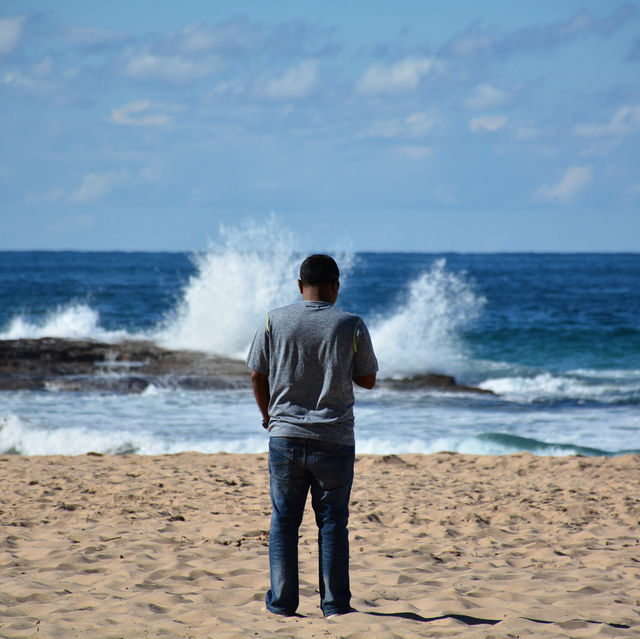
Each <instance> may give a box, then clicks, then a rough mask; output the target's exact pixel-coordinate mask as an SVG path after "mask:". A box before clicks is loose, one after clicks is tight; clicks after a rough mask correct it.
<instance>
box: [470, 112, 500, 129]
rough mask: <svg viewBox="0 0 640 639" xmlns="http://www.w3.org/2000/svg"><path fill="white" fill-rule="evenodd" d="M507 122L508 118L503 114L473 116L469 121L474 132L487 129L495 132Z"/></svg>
mask: <svg viewBox="0 0 640 639" xmlns="http://www.w3.org/2000/svg"><path fill="white" fill-rule="evenodd" d="M506 123H507V118H506V117H505V116H503V115H485V116H481V117H479V118H473V119H472V120H471V121H470V122H469V130H470V131H471V132H472V133H478V132H482V131H486V132H489V133H493V132H494V131H499V130H500V129H501V128H502V127H504V125H505V124H506Z"/></svg>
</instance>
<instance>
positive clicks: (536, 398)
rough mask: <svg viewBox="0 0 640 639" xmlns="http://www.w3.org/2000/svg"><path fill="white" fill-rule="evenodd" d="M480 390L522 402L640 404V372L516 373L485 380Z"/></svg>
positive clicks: (508, 399)
mask: <svg viewBox="0 0 640 639" xmlns="http://www.w3.org/2000/svg"><path fill="white" fill-rule="evenodd" d="M479 387H480V388H483V389H485V390H490V391H492V392H494V393H495V394H496V395H499V396H500V397H501V398H503V399H505V400H507V401H512V402H518V403H540V402H558V401H561V402H562V401H573V402H576V403H585V402H596V403H606V404H621V403H631V404H633V403H640V371H632V370H629V371H616V370H606V371H591V370H590V371H587V370H580V371H568V372H566V373H550V372H547V371H545V372H537V373H531V374H529V375H518V374H516V375H512V376H504V377H496V378H494V379H488V380H485V381H483V382H482V383H480V384H479Z"/></svg>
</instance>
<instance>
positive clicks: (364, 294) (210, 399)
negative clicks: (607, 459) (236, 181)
mask: <svg viewBox="0 0 640 639" xmlns="http://www.w3.org/2000/svg"><path fill="white" fill-rule="evenodd" d="M334 254H336V253H335V252H334ZM301 257H304V256H301V255H300V253H299V252H298V251H296V249H295V242H293V241H289V242H286V241H282V242H281V243H280V244H279V245H275V246H274V245H273V244H272V243H271V240H270V239H267V238H265V237H260V233H259V232H257V231H253V232H248V231H246V230H245V231H236V232H232V233H228V235H227V236H226V237H223V239H222V241H221V242H220V243H219V244H217V245H212V246H211V248H210V250H209V251H207V252H203V253H199V254H185V253H93V252H86V253H85V252H4V253H0V300H1V302H2V303H1V304H0V339H20V338H30V337H45V336H46V337H65V338H69V339H85V338H91V339H95V340H101V341H110V342H117V341H119V340H124V339H130V338H136V339H138V338H144V339H150V340H153V341H155V342H157V343H158V344H159V345H161V346H164V347H168V348H181V349H184V348H187V349H195V350H201V351H207V352H212V353H216V354H220V355H225V356H230V357H234V358H238V359H242V358H243V357H244V355H245V353H246V350H247V347H248V345H249V343H250V340H251V338H252V336H253V332H254V331H255V329H256V328H257V327H258V326H259V325H260V324H261V322H262V318H263V317H264V313H265V311H266V310H268V309H269V308H272V307H274V306H278V305H282V304H286V303H289V302H291V301H294V300H296V299H297V298H298V292H297V287H296V275H297V268H298V264H299V262H300V259H301ZM336 257H337V259H338V260H339V263H340V264H341V266H342V271H343V276H342V288H341V294H340V298H339V300H338V304H339V305H341V306H342V307H343V308H346V309H347V310H349V311H352V312H356V313H358V314H360V315H362V316H363V317H364V319H365V321H366V323H367V324H368V326H369V328H370V331H371V334H372V338H373V342H374V347H375V349H376V351H377V354H378V359H379V363H380V372H379V377H381V378H392V379H399V380H400V379H405V378H410V377H413V376H416V375H420V374H424V373H427V372H438V373H445V374H449V375H454V376H455V377H456V379H457V381H458V382H460V383H463V384H467V385H472V386H478V387H480V388H483V389H488V390H491V391H493V392H494V393H495V394H494V395H488V394H483V395H479V394H472V393H462V394H460V393H443V392H436V391H427V390H416V389H415V388H414V389H410V388H405V389H401V390H398V389H396V387H395V386H394V387H393V388H390V387H388V386H387V387H384V388H382V387H381V388H379V389H376V390H374V391H373V392H366V391H360V390H358V391H357V400H356V401H357V409H356V421H357V425H356V437H357V450H358V452H360V453H381V454H387V453H403V452H422V453H429V452H435V451H441V450H450V451H459V452H464V453H476V454H507V453H512V452H517V451H527V452H531V453H534V454H540V455H545V454H552V455H565V454H585V455H609V454H622V453H625V452H636V453H638V452H640V254H442V255H436V254H423V253H350V252H346V251H342V252H338V253H337V254H336ZM266 445H267V441H266V435H265V433H264V431H262V429H261V427H260V418H259V414H258V411H257V408H256V407H255V406H254V403H253V398H252V396H251V393H250V391H249V390H244V389H243V390H219V391H218V390H216V391H187V390H180V389H177V390H176V389H164V388H155V387H153V386H151V387H149V388H147V389H146V390H145V391H144V392H143V393H139V394H126V395H123V394H118V393H107V392H67V391H61V390H58V389H56V388H55V385H53V386H52V387H51V388H49V389H48V390H46V391H38V392H34V391H4V392H1V393H0V453H3V452H8V451H11V452H17V453H21V454H50V453H52V454H57V453H63V454H80V453H84V452H88V451H100V452H111V453H114V452H115V453H118V452H137V453H142V454H151V453H168V452H179V451H186V450H196V451H202V452H216V451H229V452H258V451H264V450H266Z"/></svg>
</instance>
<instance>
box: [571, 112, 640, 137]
mask: <svg viewBox="0 0 640 639" xmlns="http://www.w3.org/2000/svg"><path fill="white" fill-rule="evenodd" d="M639 131H640V106H624V107H620V108H619V109H618V110H617V111H616V112H615V113H614V114H613V116H612V117H611V120H609V122H607V123H606V124H579V125H578V126H576V127H575V128H574V132H575V133H576V135H579V136H583V137H588V138H594V137H602V136H617V135H629V134H631V133H637V132H639Z"/></svg>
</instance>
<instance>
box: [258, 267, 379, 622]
mask: <svg viewBox="0 0 640 639" xmlns="http://www.w3.org/2000/svg"><path fill="white" fill-rule="evenodd" d="M339 277H340V272H339V270H338V265H337V264H336V263H335V261H334V260H333V259H332V258H331V257H329V256H328V255H311V256H310V257H308V258H307V259H306V260H305V261H304V262H303V263H302V265H301V266H300V279H299V280H298V287H299V288H300V293H301V294H302V300H301V301H300V302H298V303H296V304H292V305H290V306H284V307H282V308H277V309H275V310H273V311H271V312H269V313H268V314H267V317H266V321H265V325H264V327H263V328H262V329H260V330H258V332H257V333H256V335H255V337H254V340H253V343H252V345H251V348H250V350H249V355H248V356H247V364H248V365H249V367H250V368H251V369H252V371H251V382H252V385H253V392H254V395H255V398H256V402H257V404H258V407H259V408H260V411H261V413H262V417H263V422H262V425H263V426H264V427H265V428H268V430H269V476H270V488H271V504H272V508H273V510H272V515H271V533H270V538H269V566H270V574H271V588H270V590H269V591H268V592H267V596H266V603H267V610H269V611H270V612H273V613H276V614H281V615H293V614H295V611H296V609H297V607H298V528H299V527H300V523H301V522H302V515H303V512H304V505H305V501H306V499H307V493H308V491H309V489H311V503H312V506H313V510H314V512H315V518H316V523H317V525H318V553H319V557H318V559H319V561H318V568H319V570H318V572H319V582H320V605H321V607H322V611H323V613H324V615H325V617H330V616H333V615H339V614H345V613H347V612H351V611H352V608H351V605H350V602H351V592H350V589H349V539H348V531H347V521H348V518H349V496H350V493H351V485H352V483H353V463H354V450H355V448H354V435H353V425H354V421H353V403H354V396H353V383H355V384H357V385H358V386H362V387H363V388H369V389H370V388H373V387H374V385H375V382H376V373H377V370H378V362H377V360H376V356H375V354H374V352H373V347H372V345H371V338H370V337H369V332H368V331H367V327H366V326H365V324H364V322H363V321H362V320H361V318H359V317H358V316H357V315H352V314H351V313H347V312H345V311H343V310H341V309H338V308H337V307H335V306H334V304H335V301H336V299H337V297H338V290H339V288H340V281H339Z"/></svg>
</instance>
